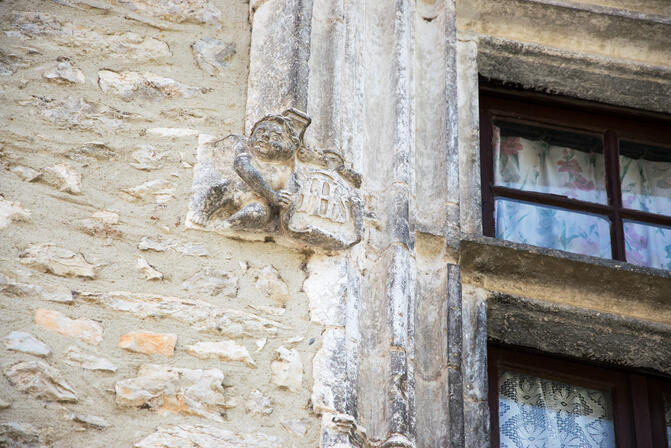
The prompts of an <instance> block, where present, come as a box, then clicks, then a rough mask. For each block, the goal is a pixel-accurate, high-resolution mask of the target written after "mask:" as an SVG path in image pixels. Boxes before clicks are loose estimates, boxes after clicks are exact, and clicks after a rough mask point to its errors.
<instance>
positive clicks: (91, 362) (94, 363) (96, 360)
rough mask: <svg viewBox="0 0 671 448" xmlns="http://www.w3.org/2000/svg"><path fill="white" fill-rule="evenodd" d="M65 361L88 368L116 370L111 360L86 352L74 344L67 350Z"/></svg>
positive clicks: (68, 363)
mask: <svg viewBox="0 0 671 448" xmlns="http://www.w3.org/2000/svg"><path fill="white" fill-rule="evenodd" d="M63 362H64V363H65V364H67V365H69V366H74V367H81V368H82V369H86V370H98V371H101V372H116V366H115V365H114V364H112V362H111V361H109V360H107V359H105V358H101V357H99V356H94V355H90V354H88V353H84V352H83V351H82V349H81V348H79V347H77V346H76V345H73V346H71V347H68V349H67V350H66V351H65V357H64V358H63Z"/></svg>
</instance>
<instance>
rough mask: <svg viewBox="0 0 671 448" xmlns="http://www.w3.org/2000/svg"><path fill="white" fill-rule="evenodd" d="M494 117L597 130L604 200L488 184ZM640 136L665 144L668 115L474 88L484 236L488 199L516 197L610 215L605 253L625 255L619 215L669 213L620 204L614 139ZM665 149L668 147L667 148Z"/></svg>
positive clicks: (490, 218)
mask: <svg viewBox="0 0 671 448" xmlns="http://www.w3.org/2000/svg"><path fill="white" fill-rule="evenodd" d="M495 118H505V119H513V120H519V121H522V122H529V123H530V124H538V125H544V126H550V127H558V128H562V129H567V130H575V131H578V132H581V131H582V132H589V133H593V134H600V135H601V136H602V138H603V153H604V161H605V170H606V191H607V195H608V203H607V204H597V203H592V202H586V201H580V200H577V199H571V198H568V197H565V196H561V195H556V194H547V193H538V192H532V191H524V190H517V189H513V188H507V187H502V186H496V185H494V151H493V126H494V119H495ZM624 139H626V140H630V141H634V142H644V143H649V144H653V145H661V146H668V147H670V148H671V117H668V116H664V115H662V114H651V113H646V112H641V111H635V110H624V109H616V108H613V107H609V106H604V105H600V104H590V103H586V102H584V101H574V100H570V99H566V98H561V97H553V96H550V95H541V94H534V93H529V92H520V91H509V90H508V91H505V90H501V89H498V88H491V87H486V86H485V87H484V88H481V90H480V165H481V176H482V177H481V182H482V227H483V233H484V235H485V236H491V237H495V235H496V230H495V222H494V200H495V198H496V197H503V198H508V199H516V200H521V201H527V202H531V203H535V204H540V205H546V206H554V207H560V208H563V209H567V210H573V211H580V212H586V213H592V214H597V215H599V216H603V217H605V218H607V219H609V220H610V223H611V226H610V228H611V235H610V236H611V238H610V240H611V253H612V258H613V259H614V260H620V261H626V254H625V240H624V229H623V220H625V219H627V220H635V221H638V222H642V223H648V224H654V225H663V226H668V227H671V216H665V215H660V214H653V213H648V212H644V211H639V210H634V209H628V208H624V207H623V206H622V191H621V188H620V175H619V173H620V166H619V157H618V154H619V152H618V142H619V141H620V140H624ZM670 150H671V149H670Z"/></svg>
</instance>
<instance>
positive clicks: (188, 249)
mask: <svg viewBox="0 0 671 448" xmlns="http://www.w3.org/2000/svg"><path fill="white" fill-rule="evenodd" d="M175 250H176V251H177V252H179V253H180V254H182V255H190V256H192V257H207V256H209V255H210V252H209V251H208V250H207V247H205V245H204V244H201V243H184V244H182V245H181V246H177V247H175Z"/></svg>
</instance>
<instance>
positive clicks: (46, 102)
mask: <svg viewBox="0 0 671 448" xmlns="http://www.w3.org/2000/svg"><path fill="white" fill-rule="evenodd" d="M30 103H31V104H33V105H34V106H35V107H36V108H37V110H38V111H39V114H40V115H42V116H43V117H45V118H46V119H48V120H50V121H53V122H54V123H56V124H58V125H60V126H63V127H65V128H68V129H69V128H72V127H76V128H78V129H81V130H87V131H94V132H98V133H100V134H105V133H106V132H107V131H108V130H111V129H112V130H113V129H119V128H121V127H123V126H124V123H125V121H126V120H128V119H130V118H132V117H133V115H131V114H129V113H125V112H121V111H119V110H117V109H114V108H112V107H109V106H106V105H104V104H101V103H97V102H94V101H91V100H88V99H86V98H84V97H74V96H69V97H67V98H66V99H64V100H58V99H54V98H47V97H34V98H33V100H31V101H30Z"/></svg>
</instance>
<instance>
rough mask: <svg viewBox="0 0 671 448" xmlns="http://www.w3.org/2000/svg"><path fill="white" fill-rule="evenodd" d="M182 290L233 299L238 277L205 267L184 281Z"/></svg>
mask: <svg viewBox="0 0 671 448" xmlns="http://www.w3.org/2000/svg"><path fill="white" fill-rule="evenodd" d="M182 288H183V289H185V290H186V291H189V292H192V293H198V294H209V295H211V296H218V295H223V296H226V297H235V296H236V295H237V294H238V276H237V275H235V274H233V273H232V272H227V271H224V270H221V269H215V268H213V267H211V266H206V267H205V268H204V269H202V270H200V271H198V272H196V273H195V274H194V275H193V276H192V277H191V278H189V279H188V280H186V281H184V282H183V283H182Z"/></svg>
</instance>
